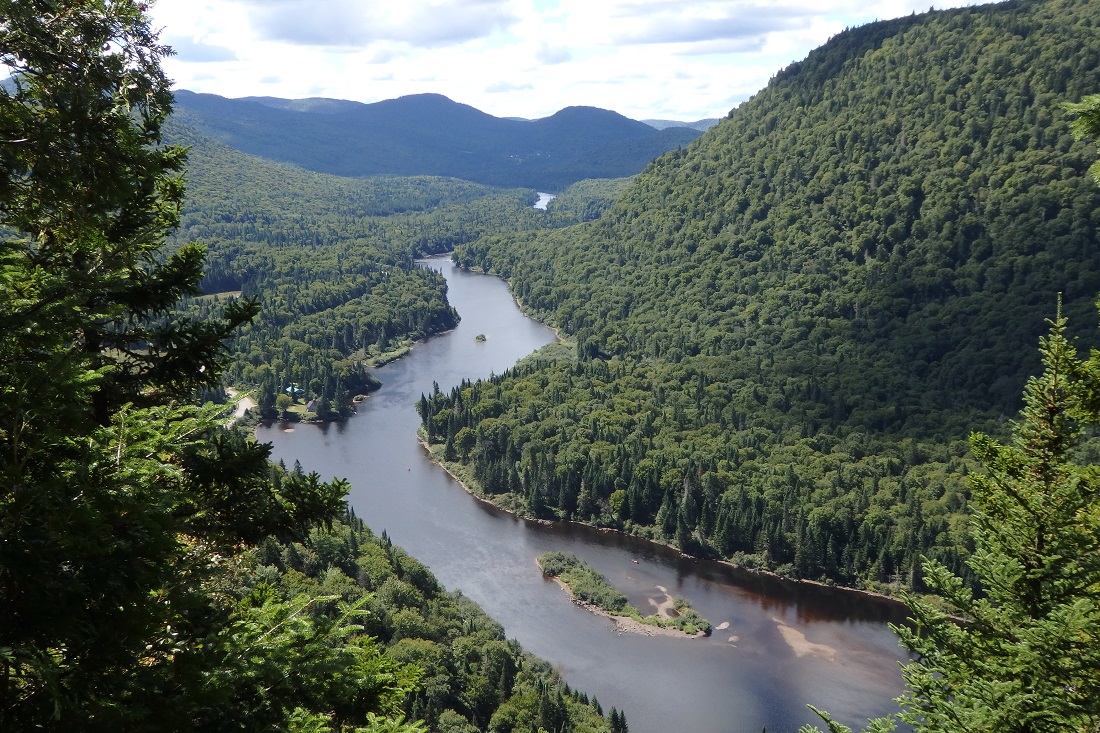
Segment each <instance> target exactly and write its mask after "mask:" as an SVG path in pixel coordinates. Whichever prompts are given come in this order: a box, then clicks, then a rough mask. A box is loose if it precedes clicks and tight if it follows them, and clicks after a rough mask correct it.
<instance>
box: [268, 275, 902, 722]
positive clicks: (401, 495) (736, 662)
mask: <svg viewBox="0 0 1100 733" xmlns="http://www.w3.org/2000/svg"><path fill="white" fill-rule="evenodd" d="M428 266H430V267H433V268H435V269H438V270H440V271H441V272H443V273H444V275H445V276H446V277H447V279H448V283H449V288H450V290H449V298H450V300H451V302H452V304H453V305H454V306H455V307H456V308H457V309H458V311H459V313H460V315H461V317H462V321H461V323H460V324H459V326H458V327H457V328H456V329H455V330H454V331H452V332H451V333H448V334H445V335H443V336H439V337H435V338H432V339H429V340H428V341H426V342H425V343H423V344H419V345H417V347H416V348H415V349H414V350H413V352H412V353H411V354H410V355H409V356H408V357H406V358H405V359H402V360H400V361H398V362H395V363H393V364H390V365H387V366H386V367H383V368H381V369H379V370H377V372H376V373H377V376H378V377H379V378H380V379H381V380H382V382H383V385H384V386H383V388H382V390H381V391H379V392H377V393H375V394H374V395H372V396H371V397H370V398H369V399H367V400H366V401H365V402H364V403H362V404H361V405H360V406H359V412H358V415H357V416H356V417H354V418H353V419H351V420H349V421H348V422H346V423H344V424H338V425H325V426H319V427H317V426H308V425H307V426H299V427H298V428H297V429H296V430H294V432H290V433H287V432H283V431H282V429H281V427H280V426H279V425H272V426H269V427H264V428H261V429H260V430H258V436H259V437H260V439H261V440H265V441H270V442H271V443H272V444H273V449H274V457H275V459H276V460H278V459H282V460H284V461H286V462H287V463H288V464H292V463H293V462H294V460H299V461H300V462H301V464H302V466H303V467H304V468H305V469H306V470H316V471H318V472H320V473H321V474H322V475H325V476H342V477H347V478H348V479H349V480H350V481H351V484H352V491H351V494H350V497H349V500H350V501H351V503H352V505H353V506H354V507H355V510H356V512H357V513H358V514H359V516H361V517H363V518H364V519H365V520H366V521H367V523H368V524H369V525H370V526H371V527H373V528H374V529H375V531H381V530H383V529H385V530H386V531H387V532H388V533H389V534H390V536H391V537H392V538H393V540H394V541H395V542H396V543H398V544H400V545H402V546H403V547H405V548H406V549H407V550H408V551H409V552H411V553H412V554H413V555H414V556H415V557H417V558H419V559H420V560H421V561H423V562H425V563H427V564H428V566H429V567H431V569H432V571H433V572H434V573H435V574H436V575H437V576H438V577H439V579H440V581H441V582H443V583H444V584H445V585H446V586H448V587H450V588H458V589H461V591H462V592H463V593H464V594H466V595H467V596H469V597H470V598H472V599H473V600H475V601H476V602H477V603H479V604H480V605H481V606H482V607H483V608H485V610H486V611H487V612H488V613H489V614H490V615H492V616H493V617H494V618H495V619H497V620H498V621H499V622H501V623H502V624H503V625H504V627H505V629H506V631H507V633H508V635H509V636H510V637H514V638H516V639H518V640H519V641H520V642H521V643H522V644H523V645H524V646H525V647H526V648H527V649H529V650H530V651H532V652H534V653H535V654H538V655H539V656H541V657H543V658H545V659H548V660H550V661H551V662H552V663H554V664H555V665H556V666H558V668H559V669H561V670H562V672H563V674H565V677H566V679H567V680H568V682H569V683H570V684H571V685H573V686H575V687H578V688H580V689H583V690H585V691H587V692H588V693H589V694H590V695H592V694H595V695H596V697H598V698H599V700H600V701H601V703H602V704H603V706H604V707H605V708H610V707H611V706H615V707H616V708H619V709H623V710H625V711H626V713H627V716H628V720H629V723H630V730H631V731H633V733H668V732H669V731H690V732H692V733H729V732H731V731H751V732H752V733H756V732H757V731H759V730H760V729H761V728H762V727H763V726H765V725H766V726H767V727H768V729H769V730H773V731H790V730H795V729H797V728H798V726H799V725H801V724H803V723H808V722H816V719H815V717H814V716H813V715H812V714H811V713H810V712H809V711H808V710H807V709H806V707H805V705H806V703H813V704H814V705H817V706H818V707H823V708H826V709H828V710H830V711H831V712H832V713H834V714H835V715H836V717H837V718H838V719H840V720H841V721H843V722H845V723H848V724H850V725H855V724H858V723H860V722H861V721H863V720H864V719H866V718H867V717H870V716H874V715H879V714H883V713H886V712H889V711H890V710H892V709H893V704H892V702H891V699H892V698H893V697H895V696H896V695H897V694H898V693H899V692H900V690H901V680H900V674H899V672H898V667H897V661H896V660H897V659H898V657H899V650H898V647H897V642H896V639H895V637H894V635H893V634H892V633H891V632H890V631H889V629H888V628H887V627H886V623H887V622H891V621H895V622H896V621H900V620H901V619H902V618H903V617H904V613H903V610H902V609H901V607H900V606H898V605H897V604H894V603H890V602H885V601H882V600H880V599H876V598H871V597H867V596H861V595H857V594H852V593H844V592H840V591H837V590H833V589H829V588H823V587H820V586H814V585H810V584H805V583H790V582H785V581H781V580H779V579H776V578H774V577H771V576H767V575H764V574H761V573H752V572H749V571H745V570H740V569H736V568H732V567H729V566H725V565H722V564H718V563H713V562H705V561H700V560H693V559H690V558H684V557H681V555H680V553H679V552H677V551H675V550H671V549H669V548H665V547H661V546H659V545H655V544H653V543H650V542H646V541H644V540H640V539H637V538H633V537H627V536H624V535H621V534H618V533H613V532H599V531H596V530H594V529H592V528H589V527H582V526H578V525H553V526H547V525H544V524H540V523H535V522H529V521H526V520H521V519H517V518H515V517H512V516H511V515H508V514H506V513H504V512H501V511H499V510H497V509H495V508H493V507H491V506H488V505H486V504H484V503H482V502H479V501H477V500H475V499H473V498H472V497H470V496H469V495H467V494H466V493H465V492H464V491H463V490H462V489H461V488H460V487H459V486H458V485H457V484H455V483H454V481H452V480H451V479H450V477H449V476H448V475H447V474H446V473H445V472H443V471H442V470H441V469H439V468H438V467H436V466H435V465H434V464H432V463H431V462H430V461H428V460H427V458H426V456H425V454H424V451H423V449H422V448H421V447H420V446H419V445H418V444H417V442H416V439H415V432H416V428H417V425H418V418H417V415H416V412H415V410H414V409H413V405H414V403H415V401H416V400H417V399H418V398H419V397H420V395H421V394H422V393H426V392H429V391H430V390H431V388H432V383H433V382H438V383H439V385H440V386H441V387H442V388H443V389H449V388H450V387H451V386H453V385H455V384H458V383H459V382H460V381H461V380H462V379H476V378H480V377H486V376H488V375H489V374H492V373H501V372H503V371H504V370H505V369H507V368H508V367H510V366H511V365H512V364H514V363H515V362H516V361H517V360H518V359H519V358H521V357H523V356H525V355H526V354H528V353H530V352H531V351H533V350H535V349H536V348H538V347H539V346H541V345H543V344H546V343H549V342H550V341H551V340H552V339H553V334H552V332H551V331H550V330H549V329H547V328H545V327H544V326H542V325H541V324H539V323H537V322H535V321H532V320H531V319H528V318H526V317H525V316H523V314H522V313H520V312H519V311H518V309H517V308H516V307H515V304H514V302H513V300H512V297H511V295H510V293H509V292H508V290H507V288H506V286H505V285H504V283H502V282H501V281H500V280H498V279H496V278H492V277H487V276H484V275H477V274H474V273H468V272H464V271H461V270H457V269H455V268H454V267H453V266H452V265H451V264H450V262H449V261H447V260H441V259H435V260H432V261H431V262H430V263H429V264H428ZM478 334H485V335H486V336H487V339H486V340H485V341H484V342H479V341H476V340H475V336H476V335H478ZM549 550H561V551H566V552H573V553H575V554H576V555H577V556H579V557H580V558H582V559H583V560H584V561H585V562H587V563H589V564H590V565H592V566H593V567H595V568H596V569H597V570H599V571H600V572H602V573H603V574H604V575H606V576H607V577H608V578H609V579H610V580H611V582H612V583H613V584H614V585H616V586H617V587H619V588H620V589H622V590H623V592H624V593H626V594H627V596H628V597H629V598H630V599H631V602H632V603H634V604H635V605H636V606H638V607H639V608H645V607H647V604H648V602H649V599H651V598H655V597H657V596H658V595H661V592H660V591H659V590H658V587H660V588H664V589H666V590H667V591H668V592H669V593H671V594H672V595H682V596H684V597H686V598H688V599H690V600H691V602H692V605H693V606H694V607H695V608H696V609H697V610H698V611H699V612H700V613H701V614H702V615H703V616H705V617H706V618H708V619H709V620H710V621H711V622H712V623H714V624H715V625H716V626H718V625H721V628H719V629H716V630H715V631H714V633H713V634H712V635H711V636H710V637H708V638H704V639H687V638H670V637H644V636H638V635H634V634H620V633H618V632H617V631H616V630H615V627H614V624H613V623H612V622H611V621H610V620H608V619H605V618H601V617H598V616H595V615H593V614H591V613H589V612H587V611H584V610H583V609H580V608H578V607H576V606H574V605H573V604H571V603H570V602H569V600H568V598H567V597H566V595H565V594H564V593H563V592H562V590H561V589H560V588H559V587H558V586H557V585H556V584H555V583H553V582H551V581H547V580H546V579H544V578H543V577H542V575H541V574H540V573H539V571H538V569H537V567H536V566H535V562H534V561H535V558H536V557H537V556H538V555H540V554H542V553H543V552H546V551H549ZM634 561H637V562H634Z"/></svg>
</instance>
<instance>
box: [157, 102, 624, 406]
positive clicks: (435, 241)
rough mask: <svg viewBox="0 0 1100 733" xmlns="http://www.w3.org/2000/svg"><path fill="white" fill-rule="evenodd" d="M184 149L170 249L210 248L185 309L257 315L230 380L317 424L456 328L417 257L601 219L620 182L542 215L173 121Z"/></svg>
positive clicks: (439, 285)
mask: <svg viewBox="0 0 1100 733" xmlns="http://www.w3.org/2000/svg"><path fill="white" fill-rule="evenodd" d="M166 137H167V139H168V140H169V141H171V142H172V143H175V144H179V145H186V146H188V148H189V159H188V166H187V183H188V190H187V199H186V205H185V208H184V210H183V212H182V215H181V221H180V227H179V229H178V230H177V232H176V233H175V243H176V246H182V245H183V244H186V243H189V242H201V243H202V244H203V245H204V246H205V247H206V253H207V257H206V269H205V274H204V277H203V280H202V290H203V293H204V294H205V295H203V296H202V297H198V298H193V299H190V300H188V301H186V302H185V303H184V304H183V306H184V308H183V311H184V312H185V313H187V314H190V315H191V316H193V317H197V318H204V317H207V316H208V315H209V314H210V313H212V312H216V310H217V309H218V308H219V307H220V305H221V304H222V303H223V302H224V301H225V300H226V299H228V298H238V297H243V298H246V299H248V298H255V299H256V300H258V301H259V303H260V306H261V309H260V314H259V317H258V318H257V320H256V321H255V322H254V323H253V324H251V325H250V326H246V327H245V328H244V329H243V330H242V331H241V332H240V333H239V334H236V335H235V336H234V338H233V340H232V341H231V342H230V344H229V349H230V352H231V353H232V354H233V356H234V358H233V361H232V362H231V363H230V365H229V366H228V369H227V372H226V374H227V377H228V379H229V380H230V381H231V382H233V383H235V384H238V385H249V386H251V385H255V386H256V387H257V388H258V390H257V396H258V398H259V402H260V407H261V410H262V411H263V412H264V414H266V415H268V416H272V417H273V416H274V415H275V413H276V398H277V395H278V394H280V393H284V394H285V391H286V390H287V389H288V388H291V389H293V388H295V386H296V387H297V388H298V389H301V390H302V400H301V401H302V402H303V403H305V402H307V401H310V400H312V399H313V398H316V403H315V404H314V407H315V409H314V410H313V411H312V413H313V414H314V415H316V416H317V417H320V418H322V419H327V418H332V417H338V416H339V415H341V414H347V411H348V410H349V409H350V404H351V403H350V398H351V397H352V396H354V395H356V394H360V393H363V392H367V391H369V390H371V389H373V388H375V387H376V386H377V382H376V381H375V380H374V379H373V378H372V377H371V376H370V374H369V371H368V369H367V367H368V366H369V365H371V364H377V363H381V362H384V361H386V360H388V359H392V358H393V357H394V356H397V355H400V354H401V353H403V352H404V350H406V349H407V348H408V347H409V346H410V345H411V344H412V343H413V342H414V341H416V340H417V339H420V338H423V337H425V336H428V335H431V334H433V333H439V332H441V331H445V330H447V329H450V328H453V327H454V326H455V324H456V323H457V317H458V316H457V314H456V313H455V312H454V310H453V309H452V308H451V307H450V306H449V305H448V304H447V301H446V288H445V283H444V282H443V279H442V278H441V277H440V276H439V275H438V273H435V272H432V271H430V270H426V269H423V268H420V267H417V266H416V264H415V259H416V258H417V257H422V256H425V255H431V254H437V253H440V252H447V251H450V250H451V249H453V248H454V247H455V246H456V245H458V244H462V243H464V242H469V241H472V240H474V239H477V238H479V237H481V236H484V235H486V234H489V233H497V232H505V231H523V230H536V229H542V228H548V227H560V226H566V225H569V224H574V223H577V222H580V221H585V220H589V219H594V218H598V217H599V215H600V214H601V213H602V211H604V210H605V209H606V208H607V207H608V206H610V204H611V201H612V199H613V197H614V194H615V192H616V191H617V190H619V189H620V188H621V187H622V185H623V180H621V179H615V180H609V181H582V182H580V183H578V184H575V185H574V186H572V187H570V188H569V189H567V190H566V191H565V192H563V193H562V195H561V196H559V197H558V199H556V200H555V201H554V202H552V204H551V206H550V207H549V208H548V210H547V211H538V210H536V209H534V208H532V204H533V203H534V201H535V192H534V191H530V190H523V189H494V188H490V187H488V186H483V185H479V184H474V183H469V182H466V181H460V180H456V179H447V178H433V177H427V176H421V177H405V178H401V177H388V176H382V177H371V178H341V177H337V176H331V175H325V174H320V173H312V172H310V171H305V170H302V169H299V168H294V167H292V166H287V165H284V164H279V163H274V162H272V161H267V160H262V159H259V158H255V157H252V156H248V155H245V154H243V153H240V152H238V151H236V150H233V149H231V148H229V147H227V146H225V145H222V144H221V143H218V142H216V141H214V140H211V139H209V138H206V137H203V136H201V135H199V134H197V133H195V132H194V131H193V130H191V129H189V128H187V127H186V126H184V125H182V124H180V123H179V121H178V120H176V119H174V118H173V119H170V120H169V121H168V123H167V125H166Z"/></svg>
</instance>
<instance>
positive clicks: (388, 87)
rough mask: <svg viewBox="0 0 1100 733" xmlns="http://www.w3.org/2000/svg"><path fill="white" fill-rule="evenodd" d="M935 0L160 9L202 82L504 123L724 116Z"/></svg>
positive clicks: (235, 1) (159, 20) (216, 0)
mask: <svg viewBox="0 0 1100 733" xmlns="http://www.w3.org/2000/svg"><path fill="white" fill-rule="evenodd" d="M927 2H928V0H869V1H868V0H817V1H816V2H809V1H808V0H776V1H775V2H767V1H766V0H400V1H398V0H159V2H157V4H156V5H154V6H153V10H152V13H153V16H154V19H155V24H156V25H159V26H163V27H164V28H165V30H164V35H165V39H166V40H167V41H169V42H174V45H175V46H176V47H177V50H178V51H179V55H178V56H177V57H175V58H173V59H170V60H168V61H167V62H166V63H165V67H166V69H167V71H168V73H169V75H170V76H171V77H172V78H174V79H175V80H176V85H177V87H179V88H184V89H192V90H194V91H200V92H211V93H215V94H222V95H224V96H231V97H242V96H250V95H254V94H257V93H262V94H270V95H276V96H282V97H288V98H301V97H307V96H326V97H335V98H340V99H352V100H357V101H361V102H373V101H378V100H380V99H389V98H393V97H398V96H402V95H405V94H417V93H423V92H435V93H439V94H444V95H446V96H448V97H450V98H452V99H454V100H456V101H459V102H463V103H465V104H470V105H472V106H474V107H477V108H479V109H482V110H484V111H486V112H488V113H490V114H494V115H497V116H500V117H510V116H517V117H529V118H534V117H544V116H547V115H550V114H553V113H554V112H556V111H557V110H559V109H561V108H563V107H567V106H571V105H591V106H597V107H603V108H606V109H613V110H615V111H617V112H620V113H622V114H625V115H627V116H629V117H634V118H636V119H645V118H665V119H681V120H694V119H700V118H703V117H720V116H724V115H725V114H726V113H727V112H728V111H729V110H730V109H731V108H732V107H734V106H736V104H737V103H739V102H740V101H743V100H744V99H747V98H748V97H749V96H751V95H752V94H754V93H755V92H757V91H759V90H760V89H761V88H763V87H764V86H765V85H766V84H767V82H768V79H770V78H771V77H772V76H774V75H775V73H776V72H777V71H779V70H780V69H781V68H783V67H784V66H787V65H788V64H790V63H791V62H793V61H798V60H801V59H803V58H805V56H806V55H807V54H808V53H809V52H810V51H811V50H812V49H813V48H815V47H816V46H819V45H821V44H822V43H824V42H825V41H826V40H828V39H829V38H830V37H831V36H833V35H835V34H836V33H838V32H840V31H841V30H843V29H844V28H845V27H846V26H856V25H861V24H863V23H866V22H869V21H871V20H873V19H883V18H893V17H898V16H901V15H908V14H909V13H910V12H913V11H914V10H916V11H917V12H922V11H923V10H927V7H928V6H927ZM949 2H951V3H953V4H956V5H957V4H964V3H966V2H967V0H949ZM212 70H216V73H214V72H212ZM261 86H262V90H261Z"/></svg>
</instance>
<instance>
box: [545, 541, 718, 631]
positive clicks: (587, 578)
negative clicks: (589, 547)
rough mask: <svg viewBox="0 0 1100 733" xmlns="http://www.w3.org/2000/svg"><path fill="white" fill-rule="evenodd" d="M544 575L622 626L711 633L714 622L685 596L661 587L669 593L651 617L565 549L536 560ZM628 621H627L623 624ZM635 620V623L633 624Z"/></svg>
mask: <svg viewBox="0 0 1100 733" xmlns="http://www.w3.org/2000/svg"><path fill="white" fill-rule="evenodd" d="M535 562H536V563H537V564H538V566H539V569H540V570H542V572H543V574H544V575H547V576H549V577H551V578H553V579H554V580H555V581H557V583H558V584H559V585H561V586H562V587H563V588H565V590H566V591H567V592H568V593H569V595H570V596H572V598H573V602H574V603H576V604H577V605H579V606H583V607H584V608H586V609H588V610H590V611H593V612H595V613H598V614H600V615H604V616H608V617H610V618H612V619H614V620H615V622H616V626H617V627H618V628H619V629H620V630H623V629H626V630H630V631H637V632H640V633H650V630H649V629H644V628H642V627H643V626H649V627H653V629H654V630H656V629H665V630H667V631H670V632H673V633H677V634H679V633H680V632H682V633H684V634H687V635H688V636H709V635H710V632H711V623H710V621H707V620H706V619H705V618H703V617H702V616H700V615H699V612H698V611H696V610H695V609H693V608H692V607H691V603H690V602H688V600H687V599H686V598H682V597H680V596H677V597H675V598H672V597H671V596H668V593H667V591H665V590H664V589H663V588H660V587H658V590H661V591H662V592H664V593H665V595H666V596H668V602H667V603H660V604H658V607H657V612H656V613H652V614H650V615H648V616H643V615H642V613H641V612H640V611H639V610H638V609H637V608H635V607H634V606H632V605H631V604H630V603H629V602H628V600H627V598H626V596H625V595H624V594H623V593H622V591H620V590H618V589H617V588H615V587H614V586H612V585H611V584H610V583H609V582H608V581H607V578H605V577H604V576H603V575H602V574H600V573H599V572H597V571H596V570H594V569H593V568H591V567H590V566H589V565H588V564H586V563H585V562H583V561H582V560H580V559H579V558H577V556H576V555H573V554H571V553H566V552H546V553H543V554H542V555H539V556H538V558H537V559H536V560H535ZM624 622H625V623H624ZM631 622H634V623H631Z"/></svg>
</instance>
